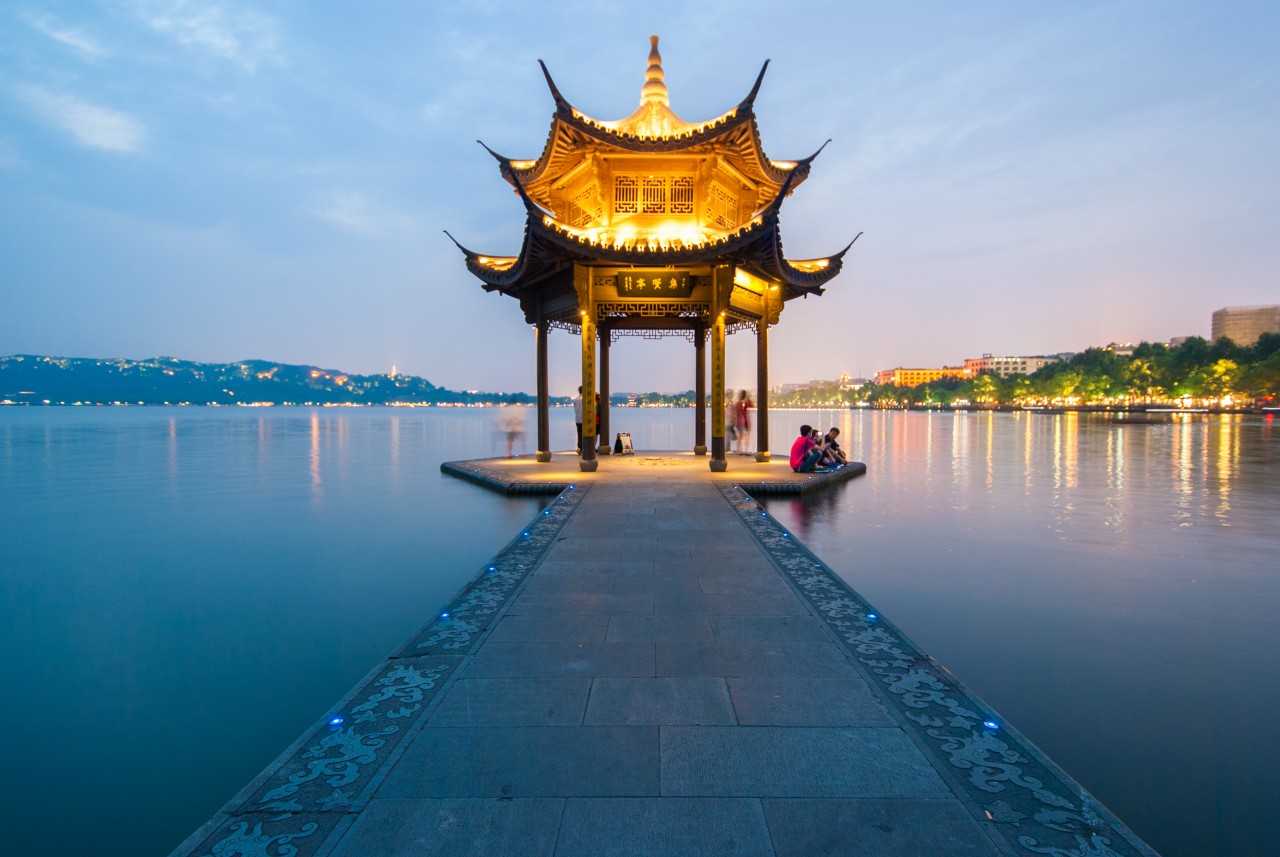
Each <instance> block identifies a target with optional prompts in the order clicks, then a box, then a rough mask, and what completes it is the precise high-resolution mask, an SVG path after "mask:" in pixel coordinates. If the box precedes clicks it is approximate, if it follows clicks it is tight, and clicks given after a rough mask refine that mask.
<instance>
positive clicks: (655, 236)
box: [542, 215, 763, 252]
mask: <svg viewBox="0 0 1280 857" xmlns="http://www.w3.org/2000/svg"><path fill="white" fill-rule="evenodd" d="M542 222H543V224H544V225H545V226H547V227H548V228H550V229H554V230H556V231H557V232H559V233H561V234H563V235H568V236H570V237H572V238H575V239H577V240H579V241H582V242H585V243H587V244H591V245H592V246H595V247H605V248H613V249H615V250H624V249H625V250H633V249H636V250H645V249H647V250H649V251H651V252H657V251H670V250H676V251H678V250H691V249H700V248H703V247H706V246H708V245H711V244H716V243H722V242H725V241H728V240H729V239H730V238H731V237H733V236H734V235H736V234H739V233H741V232H743V231H744V230H748V229H751V228H754V227H756V226H759V225H760V224H761V223H762V222H763V220H762V219H761V218H760V217H753V218H752V219H751V220H749V221H748V222H746V223H744V224H742V225H741V226H739V227H738V229H737V230H736V231H733V232H726V231H721V230H704V229H700V228H699V227H698V226H696V225H695V224H693V223H691V222H689V221H672V220H665V221H662V222H661V223H659V224H657V225H656V226H652V227H648V228H641V227H638V226H635V225H634V224H630V223H627V224H623V225H621V226H616V227H613V228H612V229H610V228H606V227H604V226H589V227H586V228H580V227H576V226H569V225H568V224H566V223H561V222H560V221H559V220H556V219H555V218H554V217H551V216H550V215H543V218H542Z"/></svg>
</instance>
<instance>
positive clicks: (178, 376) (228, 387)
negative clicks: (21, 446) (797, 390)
mask: <svg viewBox="0 0 1280 857" xmlns="http://www.w3.org/2000/svg"><path fill="white" fill-rule="evenodd" d="M552 401H553V402H557V403H563V402H568V399H553V400H552ZM532 402H533V397H532V396H529V395H527V394H525V393H475V392H463V391H458V390H446V389H445V388H443V387H437V386H435V385H434V384H432V383H431V382H430V381H428V380H427V379H425V378H417V377H414V376H412V375H397V376H395V377H394V378H393V377H391V376H390V375H349V374H347V373H344V372H338V371H336V370H333V369H321V368H318V367H316V366H292V365H289V364H285V363H270V362H267V361H265V360H243V361H241V362H239V363H193V362H191V361H189V360H178V359H176V358H173V357H156V358H154V359H151V360H121V359H110V360H94V359H92V358H82V357H40V356H35V355H29V354H17V355H13V356H11V357H0V403H4V404H35V405H38V404H55V405H61V404H68V405H69V404H129V405H136V404H144V405H163V404H173V405H177V404H191V405H236V404H276V405H330V404H351V405H388V404H417V405H475V404H525V403H532Z"/></svg>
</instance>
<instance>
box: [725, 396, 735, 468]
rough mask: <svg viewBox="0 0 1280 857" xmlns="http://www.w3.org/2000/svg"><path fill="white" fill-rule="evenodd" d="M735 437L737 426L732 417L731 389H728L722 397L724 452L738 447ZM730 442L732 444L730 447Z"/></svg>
mask: <svg viewBox="0 0 1280 857" xmlns="http://www.w3.org/2000/svg"><path fill="white" fill-rule="evenodd" d="M737 437H738V427H737V425H736V424H735V423H734V417H733V390H730V391H729V393H728V395H726V396H725V399H724V451H725V453H726V454H727V453H729V452H732V451H733V450H734V449H737V448H738V445H737ZM730 444H733V448H732V449H731V448H730V446H729V445H730Z"/></svg>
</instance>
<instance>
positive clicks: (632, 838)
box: [173, 453, 1154, 857]
mask: <svg viewBox="0 0 1280 857" xmlns="http://www.w3.org/2000/svg"><path fill="white" fill-rule="evenodd" d="M646 458H647V459H650V460H649V461H648V463H646ZM680 458H681V457H680V455H679V454H676V453H662V454H645V453H641V454H640V455H637V456H635V457H631V456H627V457H622V458H618V459H608V458H606V459H602V463H601V467H600V469H599V470H598V471H597V472H596V473H593V474H582V473H579V472H577V470H576V459H574V458H573V457H572V456H565V461H564V462H563V463H557V462H552V464H551V465H545V464H544V465H536V464H532V462H530V463H529V464H525V463H524V462H523V461H521V460H518V459H517V460H511V461H493V460H487V461H484V462H457V463H455V465H454V466H455V467H456V468H457V469H458V470H460V471H467V470H470V471H472V475H471V477H468V478H476V477H481V476H483V477H484V478H485V479H493V480H496V481H495V482H494V483H492V484H491V486H490V487H494V488H497V489H499V490H509V487H510V485H512V484H517V483H519V482H524V483H535V482H539V481H541V482H543V483H553V484H557V485H558V484H564V485H565V486H566V487H565V488H564V489H563V490H562V491H561V492H560V493H559V494H558V496H556V498H555V499H554V500H552V501H551V502H550V504H549V505H548V506H547V507H546V508H545V509H544V510H543V511H542V512H541V513H540V514H539V515H538V516H537V517H535V519H534V520H533V521H532V522H530V524H529V525H528V526H527V527H526V528H525V529H523V530H522V531H521V532H519V533H517V534H516V535H515V538H514V539H513V540H512V541H511V542H510V544H508V545H507V547H506V548H504V549H503V551H501V552H500V553H499V554H498V555H497V556H496V557H494V559H493V560H492V561H491V562H490V563H489V564H487V565H486V567H485V568H483V569H481V570H479V571H480V573H479V576H478V577H477V578H476V580H475V581H474V582H473V583H472V584H471V585H470V586H469V587H468V588H467V589H466V590H464V592H463V593H462V594H461V595H460V596H459V597H458V598H457V600H456V601H455V602H454V603H453V604H452V605H451V607H450V608H449V610H447V611H445V612H444V613H442V615H440V616H438V617H435V618H434V619H433V620H432V621H431V622H429V623H428V624H427V626H426V627H425V628H424V629H423V630H422V631H421V632H420V633H419V634H418V635H416V636H415V637H414V638H413V639H412V640H410V641H409V643H408V644H407V645H406V646H405V647H404V648H403V649H402V650H400V651H399V652H396V653H395V654H393V655H392V656H391V657H389V658H388V659H386V660H385V661H384V662H383V663H381V664H379V665H378V666H377V667H376V668H375V669H374V670H373V671H372V672H371V673H370V674H369V675H368V677H367V678H366V679H365V680H364V681H362V682H361V683H360V684H359V685H358V686H357V688H356V689H355V690H354V691H352V692H351V694H349V695H348V696H347V697H346V698H345V699H344V700H342V701H341V702H339V703H338V704H337V705H336V706H334V708H333V709H332V710H331V711H330V712H327V713H326V714H325V715H324V716H323V717H322V718H321V719H320V720H319V721H318V722H317V723H316V724H315V726H314V727H313V728H312V729H310V730H309V731H308V732H307V733H306V734H304V735H303V736H302V737H301V738H300V739H299V740H298V741H297V742H296V743H295V744H294V745H293V746H292V747H290V748H289V749H288V750H286V751H285V753H284V754H283V755H281V756H280V758H279V759H278V760H277V761H276V762H275V763H274V764H272V765H271V766H270V767H269V768H268V769H267V770H266V771H264V772H263V773H262V774H261V775H260V776H259V777H258V778H257V779H256V780H255V781H254V782H252V783H251V784H249V785H248V786H247V787H246V788H245V789H244V790H243V791H242V792H241V793H240V794H239V795H237V796H236V797H235V798H234V799H233V800H232V801H231V802H230V803H229V804H228V805H227V806H226V807H225V808H224V809H223V811H222V812H220V813H219V814H218V815H217V816H215V817H214V818H213V819H212V820H210V822H209V823H208V824H207V825H205V826H204V827H203V828H201V829H200V830H199V831H197V832H196V833H194V834H193V835H192V836H191V837H190V838H189V839H188V840H187V841H186V842H184V843H183V844H182V845H181V846H179V848H178V849H177V850H175V851H174V852H173V854H174V855H219V857H232V856H233V855H249V854H253V855H277V854H279V855H284V854H290V855H298V857H308V855H344V857H372V855H387V857H390V856H391V855H406V857H407V855H450V857H456V855H477V857H478V855H487V857H496V855H519V857H530V855H547V857H552V856H553V855H554V857H580V855H592V856H593V857H614V855H616V857H622V855H636V857H639V855H646V857H649V856H650V855H728V854H734V855H954V857H967V855H974V857H976V855H1013V854H1026V855H1031V854H1050V855H1055V857H1072V855H1075V856H1076V857H1113V855H1152V854H1154V852H1153V851H1152V850H1151V849H1150V848H1149V847H1148V846H1146V845H1145V844H1144V843H1142V842H1141V841H1140V840H1138V839H1137V838H1136V837H1135V836H1134V835H1133V834H1132V833H1130V832H1129V831H1128V830H1127V829H1126V828H1125V827H1124V826H1123V825H1122V824H1121V823H1120V822H1119V821H1118V820H1117V819H1115V818H1114V817H1113V816H1112V815H1111V814H1110V813H1109V812H1108V811H1107V810H1106V809H1104V808H1103V807H1101V806H1100V805H1098V803H1097V802H1096V801H1095V800H1094V799H1093V798H1091V797H1090V796H1089V795H1088V794H1087V793H1086V792H1085V791H1084V789H1083V788H1081V787H1080V786H1079V784H1077V783H1075V782H1074V781H1072V780H1071V779H1070V778H1069V777H1068V776H1067V775H1066V774H1064V773H1063V772H1062V771H1061V770H1059V769H1058V768H1057V767H1056V766H1055V765H1054V764H1053V763H1052V762H1051V761H1049V760H1048V759H1047V758H1045V757H1044V755H1043V754H1041V753H1040V752H1039V751H1038V750H1037V749H1036V748H1035V747H1033V746H1032V745H1031V744H1030V743H1029V742H1027V741H1026V740H1025V739H1024V738H1022V737H1021V736H1020V735H1018V734H1017V732H1016V731H1015V730H1013V729H1012V728H1011V727H1010V726H1009V725H1008V724H1006V723H1004V722H1003V721H1002V720H1001V718H1000V717H999V716H998V715H997V714H996V713H995V712H994V711H992V710H991V709H990V708H989V707H987V706H986V705H985V704H983V703H982V702H981V700H979V699H977V698H975V697H974V696H973V695H972V694H970V693H968V692H967V691H966V690H965V689H964V688H963V687H962V686H961V685H960V684H959V682H958V681H957V680H956V679H955V678H954V677H953V676H951V674H950V673H948V672H947V671H946V670H945V669H944V668H942V667H941V666H940V665H938V664H937V663H935V662H934V661H933V660H932V659H931V658H930V657H929V656H928V655H926V654H924V653H922V652H921V651H919V649H917V648H916V647H915V646H914V645H913V644H912V643H911V642H910V640H908V639H907V638H906V637H905V636H904V635H903V634H902V633H901V632H900V631H899V630H898V629H897V628H896V627H894V625H893V624H892V623H891V622H889V621H888V620H886V619H885V618H884V617H883V616H880V615H879V614H878V613H877V612H876V611H875V610H874V608H872V607H871V606H870V605H869V604H867V602H866V601H865V600H863V599H862V598H861V597H860V596H858V595H857V594H856V593H855V592H853V591H852V590H850V589H849V587H848V586H847V585H846V584H845V583H844V582H843V581H841V579H840V578H839V577H837V576H836V575H835V574H833V573H832V572H831V571H830V570H829V569H828V568H827V567H826V565H825V564H824V563H823V562H822V560H821V559H820V558H818V557H816V556H814V555H813V554H812V553H811V552H810V551H809V550H808V549H807V548H805V546H804V545H803V544H801V543H800V542H799V540H797V539H796V538H795V537H794V536H792V535H791V534H790V533H789V532H787V531H786V530H785V529H784V528H783V527H782V526H780V525H779V524H778V523H777V522H776V521H774V520H773V518H772V517H770V516H769V515H768V513H767V512H766V511H765V510H763V509H762V508H761V507H760V506H759V504H757V503H756V501H755V500H754V499H752V497H751V496H750V495H749V494H748V493H747V492H746V491H744V490H743V487H742V486H744V485H747V486H752V490H755V488H754V486H755V485H756V484H760V483H763V484H764V485H766V486H769V485H775V484H779V483H783V484H790V485H792V486H796V490H798V486H799V483H800V480H799V479H796V478H794V477H796V476H797V474H791V473H790V471H789V470H785V469H783V468H779V467H778V466H777V465H757V464H756V463H755V462H754V461H750V460H748V459H745V458H744V459H743V466H741V467H736V466H735V464H736V462H735V461H733V459H732V458H731V459H730V467H731V468H732V469H731V470H730V472H729V473H727V474H712V473H710V472H708V470H707V469H706V463H705V462H706V459H705V458H701V457H694V456H688V458H689V459H690V461H688V462H685V461H682V460H680ZM571 465H572V468H571ZM557 466H559V467H560V470H563V474H561V472H560V470H557V469H555V468H556V467H557ZM482 471H483V472H482ZM451 472H452V471H451ZM525 474H531V475H529V476H526V475H525ZM748 474H750V476H751V477H752V478H751V479H747V478H744V477H745V476H746V475H748ZM562 475H563V476H564V482H563V483H561V482H559V480H560V479H561V477H562ZM849 475H854V473H853V471H850V473H849ZM805 481H806V482H807V481H809V480H805Z"/></svg>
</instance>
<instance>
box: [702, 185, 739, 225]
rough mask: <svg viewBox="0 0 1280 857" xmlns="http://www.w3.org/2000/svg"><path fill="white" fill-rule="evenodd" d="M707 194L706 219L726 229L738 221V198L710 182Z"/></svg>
mask: <svg viewBox="0 0 1280 857" xmlns="http://www.w3.org/2000/svg"><path fill="white" fill-rule="evenodd" d="M709 191H710V192H709V193H708V194H707V220H708V221H709V222H710V223H712V224H714V225H716V226H720V227H723V228H725V229H728V228H730V227H732V226H734V225H735V224H736V223H737V222H738V198H737V197H735V196H734V195H733V194H731V193H729V191H727V190H725V189H724V188H723V187H721V186H720V185H718V184H716V183H714V182H712V184H711V187H710V188H709Z"/></svg>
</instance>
